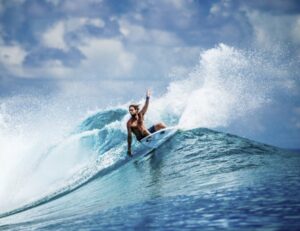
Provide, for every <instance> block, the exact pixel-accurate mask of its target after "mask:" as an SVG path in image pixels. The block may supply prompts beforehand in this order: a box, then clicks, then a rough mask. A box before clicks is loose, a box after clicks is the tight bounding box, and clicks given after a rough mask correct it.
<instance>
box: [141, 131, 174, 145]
mask: <svg viewBox="0 0 300 231" xmlns="http://www.w3.org/2000/svg"><path fill="white" fill-rule="evenodd" d="M177 131H178V128H176V127H168V128H164V129H161V130H159V131H157V132H154V133H152V134H151V135H149V136H147V137H145V138H143V139H141V140H140V142H141V144H143V145H144V146H146V147H148V148H153V149H155V148H158V147H159V146H160V145H162V144H163V143H164V142H166V141H167V140H169V139H170V138H171V137H172V136H173V135H175V133H176V132H177Z"/></svg>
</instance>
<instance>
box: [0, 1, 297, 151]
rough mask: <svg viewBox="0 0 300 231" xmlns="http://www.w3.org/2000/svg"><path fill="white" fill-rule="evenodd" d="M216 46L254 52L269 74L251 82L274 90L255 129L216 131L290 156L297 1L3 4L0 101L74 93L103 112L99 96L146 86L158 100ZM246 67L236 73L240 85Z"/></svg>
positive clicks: (131, 93)
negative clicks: (264, 144) (277, 148)
mask: <svg viewBox="0 0 300 231" xmlns="http://www.w3.org/2000/svg"><path fill="white" fill-rule="evenodd" d="M220 44H225V46H226V47H231V48H234V49H237V50H238V51H239V52H241V53H243V54H244V53H245V54H244V55H245V56H246V57H247V58H248V59H251V60H253V58H251V57H250V56H251V54H253V53H255V55H254V56H255V57H256V56H257V57H259V58H261V63H264V62H265V63H266V65H262V66H266V67H267V69H268V71H264V70H263V69H260V70H262V71H261V72H263V73H262V80H258V82H259V81H262V82H264V81H265V82H268V84H269V83H270V84H272V85H273V82H276V87H274V90H273V93H272V95H271V96H269V97H270V99H269V101H272V103H269V104H267V105H263V107H264V108H265V110H264V111H256V112H255V113H254V114H256V115H257V117H255V118H254V119H253V120H254V121H259V122H253V124H254V123H257V124H259V125H257V127H258V128H259V129H258V130H253V131H252V133H249V134H248V133H247V132H242V131H241V130H243V129H244V130H247V129H248V127H247V126H245V124H246V123H247V124H249V123H250V124H251V122H249V120H247V121H248V122H244V125H239V126H235V125H234V124H231V125H230V127H231V128H230V129H229V130H228V129H227V128H226V126H225V128H224V126H223V128H222V126H221V128H220V129H221V130H222V129H223V130H224V131H229V132H233V133H236V134H239V135H244V136H246V137H250V138H253V139H257V140H259V141H263V142H267V143H271V144H275V145H279V146H283V147H294V148H296V147H298V148H299V147H300V143H299V140H300V100H299V92H300V91H299V90H300V80H299V60H300V4H299V2H298V1H296V0H295V1H292V0H286V1H284V0H273V1H259V0H253V1H238V0H236V1H234V0H220V1H217V0H216V1H209V0H203V1H200V0H198V1H196V0H161V1H151V0H145V1H133V0H122V1H117V0H110V1H108V0H85V1H84V0H64V1H63V0H28V1H25V0H2V1H1V2H0V99H1V100H2V101H3V100H5V99H7V98H10V97H13V96H16V95H21V94H35V95H69V96H73V97H74V96H78V95H82V97H85V98H87V99H88V100H91V101H93V103H95V102H96V101H97V100H98V103H99V104H103V105H104V104H105V102H108V100H107V98H112V97H113V98H114V99H115V101H114V100H111V99H110V100H109V102H118V101H122V102H126V101H127V100H130V99H135V98H139V97H140V95H142V94H144V91H145V89H146V88H147V87H148V86H150V87H151V88H154V89H155V93H156V95H159V94H163V93H164V92H165V91H166V87H167V86H168V85H169V84H170V82H172V81H175V80H177V79H183V78H185V76H188V75H189V73H191V72H193V70H194V69H195V67H197V65H199V57H200V63H201V54H203V53H205V52H206V51H208V50H210V49H214V48H216V47H218V46H220ZM226 49H227V48H226ZM221 50H222V49H221ZM258 53H259V54H258ZM204 57H206V56H205V55H204ZM254 59H257V58H254ZM202 61H203V60H202ZM255 68H256V67H255V66H252V67H251V68H248V69H246V70H243V73H245V76H246V77H245V78H248V77H247V76H250V75H249V72H251V73H256V72H255V71H256V70H255ZM260 68H262V67H260ZM196 69H197V68H196ZM230 73H231V72H230ZM269 76H278V78H277V77H276V78H275V77H274V78H273V79H272V80H270V78H269ZM268 84H266V85H268ZM258 85H259V84H258ZM279 86H281V87H279ZM133 89H134V90H133ZM274 92H275V93H274ZM243 126H244V127H243ZM253 126H254V125H253ZM253 126H252V127H253ZM262 126H264V127H263V128H262ZM217 127H218V126H217Z"/></svg>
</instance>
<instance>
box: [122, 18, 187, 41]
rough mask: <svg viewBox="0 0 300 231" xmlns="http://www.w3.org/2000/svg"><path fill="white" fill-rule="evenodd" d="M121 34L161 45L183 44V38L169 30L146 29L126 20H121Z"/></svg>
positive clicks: (132, 38)
mask: <svg viewBox="0 0 300 231" xmlns="http://www.w3.org/2000/svg"><path fill="white" fill-rule="evenodd" d="M119 26H120V32H121V34H122V35H123V36H124V37H125V38H126V39H128V40H129V41H131V42H138V43H151V44H156V45H161V46H174V45H179V44H181V43H182V42H181V40H180V39H179V38H178V37H177V36H176V35H175V34H174V33H171V32H168V31H163V30H157V29H147V30H146V29H145V28H144V27H142V26H139V25H134V24H131V23H129V22H128V21H126V20H119Z"/></svg>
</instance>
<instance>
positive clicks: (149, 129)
mask: <svg viewBox="0 0 300 231" xmlns="http://www.w3.org/2000/svg"><path fill="white" fill-rule="evenodd" d="M148 131H149V132H150V133H154V132H155V127H154V125H153V126H151V127H150V128H148Z"/></svg>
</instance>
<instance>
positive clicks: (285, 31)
mask: <svg viewBox="0 0 300 231" xmlns="http://www.w3.org/2000/svg"><path fill="white" fill-rule="evenodd" d="M245 10H246V12H247V16H248V19H249V22H250V24H251V25H252V27H253V30H254V41H255V43H256V45H257V46H258V47H259V48H263V49H266V50H270V51H278V50H280V49H281V48H282V45H283V44H286V45H291V43H294V45H296V46H294V47H295V48H296V49H297V45H298V44H299V43H300V19H299V16H297V15H282V14H270V13H265V12H260V11H253V10H249V9H247V8H245Z"/></svg>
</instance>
